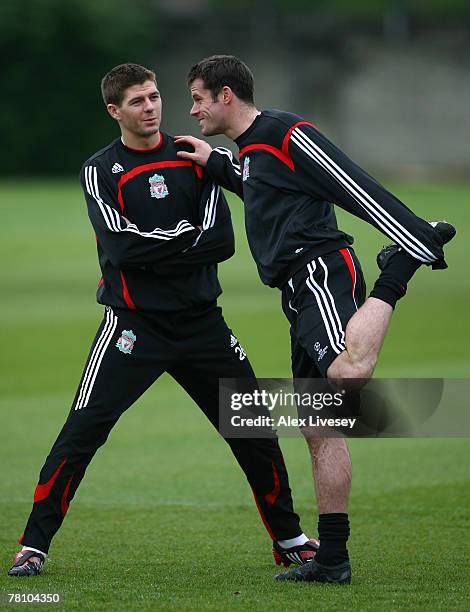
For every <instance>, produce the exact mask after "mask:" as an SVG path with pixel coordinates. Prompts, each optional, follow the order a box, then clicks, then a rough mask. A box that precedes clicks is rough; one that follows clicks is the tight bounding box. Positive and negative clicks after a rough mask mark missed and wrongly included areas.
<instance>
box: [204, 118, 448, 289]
mask: <svg viewBox="0 0 470 612" xmlns="http://www.w3.org/2000/svg"><path fill="white" fill-rule="evenodd" d="M235 142H236V143H237V145H238V147H239V150H240V152H239V155H240V164H239V165H238V164H237V163H236V162H234V160H233V157H232V154H231V152H230V151H228V150H227V149H223V148H220V147H219V148H217V149H214V151H213V152H212V153H211V155H210V157H209V160H208V163H207V172H208V174H209V175H210V176H211V177H212V178H213V179H214V180H215V181H216V182H217V183H219V184H220V185H222V186H223V187H226V188H227V189H230V190H231V191H234V192H235V193H237V194H238V195H239V196H240V197H241V198H242V199H243V201H244V203H245V224H246V231H247V235H248V242H249V245H250V248H251V252H252V254H253V257H254V259H255V261H256V264H257V266H258V272H259V275H260V277H261V280H262V281H263V283H265V284H266V285H270V286H271V287H281V286H282V285H283V284H284V283H285V282H286V281H287V280H288V279H289V278H290V277H291V276H292V274H293V273H294V272H295V271H296V270H298V269H299V268H301V267H302V266H303V265H304V263H305V262H306V261H308V260H310V259H313V258H314V257H318V256H320V255H324V254H326V253H328V252H331V251H334V250H337V249H341V248H344V247H345V246H348V245H349V244H352V242H353V238H352V236H349V235H348V234H346V233H344V232H342V231H341V230H340V229H338V226H337V223H336V216H335V213H334V208H333V205H332V204H337V205H338V206H340V207H341V208H343V209H344V210H347V211H348V212H350V213H352V214H353V215H355V216H356V217H360V218H361V219H363V220H364V221H367V222H368V223H370V224H372V225H373V226H374V227H376V228H377V229H378V230H380V231H381V232H382V233H384V234H385V235H387V236H388V237H389V238H391V240H393V241H394V242H396V243H397V244H399V245H400V246H402V247H403V248H404V249H405V250H406V251H407V252H408V253H409V254H410V255H412V256H413V257H415V258H416V259H418V260H419V261H422V262H423V263H431V262H434V261H436V260H440V259H443V256H444V255H443V251H442V241H441V238H440V236H439V234H438V233H437V232H436V231H435V230H434V228H433V227H432V226H431V225H429V223H427V222H426V221H424V220H423V219H420V218H419V217H417V216H416V215H415V214H414V213H413V212H412V211H411V210H410V209H409V208H407V207H406V206H405V205H404V204H403V203H402V202H400V200H398V199H397V198H396V197H395V196H394V195H392V194H391V193H390V192H388V191H387V190H386V189H384V187H382V185H380V184H379V183H378V182H377V181H376V180H375V179H374V178H372V177H371V176H370V175H369V174H367V173H366V172H364V170H362V169H361V168H360V167H359V166H357V165H356V164H355V163H354V162H353V161H351V160H350V159H349V158H348V157H347V156H346V155H345V154H344V153H343V152H342V151H340V150H339V149H338V148H337V147H336V146H335V145H334V144H332V143H331V142H330V141H329V140H328V139H327V138H326V137H325V136H323V134H321V133H320V132H319V131H318V130H317V129H316V127H315V126H314V125H313V124H311V123H309V122H308V121H305V120H304V119H302V117H299V116H298V115H294V114H292V113H286V112H282V111H278V110H266V111H263V112H262V113H261V114H260V115H258V116H257V117H256V119H255V120H254V122H253V123H252V124H251V126H250V127H249V128H248V129H247V130H246V131H245V132H244V133H243V134H241V136H239V137H238V138H237V139H236V141H235Z"/></svg>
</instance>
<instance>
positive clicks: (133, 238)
mask: <svg viewBox="0 0 470 612" xmlns="http://www.w3.org/2000/svg"><path fill="white" fill-rule="evenodd" d="M101 89H102V94H103V99H104V102H105V104H106V107H107V110H108V112H109V114H110V115H111V117H112V118H113V119H115V120H116V121H117V122H118V123H119V127H120V130H121V138H118V139H116V140H115V141H114V142H112V143H111V144H110V145H108V146H107V147H105V148H104V149H101V150H100V151H98V152H97V153H95V155H93V156H91V157H90V158H89V159H88V160H87V161H86V162H85V164H84V165H83V167H82V170H81V174H80V180H81V184H82V187H83V190H84V194H85V199H86V203H87V206H88V215H89V217H90V221H91V223H92V226H93V229H94V231H95V233H96V239H97V250H98V258H99V263H100V267H101V271H102V278H101V280H100V282H99V285H98V291H97V300H98V302H99V303H100V304H103V305H104V306H105V313H104V320H103V322H102V323H101V325H100V326H99V329H98V332H97V334H96V337H95V339H94V342H93V344H92V347H91V350H90V353H89V357H88V359H87V362H86V365H85V369H84V372H83V375H82V378H81V380H80V384H79V387H78V390H77V393H76V395H75V399H74V401H73V404H72V408H71V410H70V413H69V415H68V418H67V420H66V422H65V425H64V426H63V428H62V430H61V432H60V433H59V436H58V438H57V440H56V441H55V443H54V445H53V447H52V450H51V452H50V453H49V455H48V457H47V459H46V461H45V464H44V466H43V468H42V470H41V473H40V477H39V483H38V485H37V487H36V490H35V493H34V505H33V509H32V511H31V514H30V517H29V520H28V523H27V525H26V529H25V531H24V534H23V535H22V537H21V538H20V544H23V549H22V550H21V551H20V552H19V553H18V554H17V557H16V560H15V563H14V565H13V567H12V568H11V569H10V571H9V574H10V575H11V576H33V575H37V574H39V572H40V571H41V568H42V565H43V563H44V560H45V558H46V555H47V553H48V551H49V546H50V543H51V540H52V538H53V536H54V534H55V533H56V532H57V530H58V529H59V527H60V526H61V524H62V521H63V519H64V517H65V514H66V513H67V510H68V507H69V504H70V502H71V500H72V499H73V497H74V495H75V493H76V491H77V488H78V486H79V484H80V482H81V480H82V478H83V476H84V474H85V470H86V468H87V466H88V465H89V463H90V461H91V460H92V458H93V456H94V454H95V453H96V451H97V450H98V448H99V447H100V446H102V445H103V444H104V443H105V441H106V439H107V437H108V434H109V433H110V431H111V429H112V427H113V426H114V425H115V424H116V422H117V420H118V419H119V417H120V416H121V415H122V414H123V412H124V411H125V410H127V408H129V407H130V406H131V405H132V404H133V403H134V402H135V401H136V400H137V399H138V398H139V397H140V396H141V395H142V394H143V393H144V392H145V391H146V389H148V388H149V387H150V386H151V385H152V383H153V382H154V381H155V380H156V379H157V378H158V377H159V376H160V375H161V374H162V373H163V372H168V373H169V374H170V375H171V376H172V377H173V378H174V379H175V380H176V381H177V382H178V383H179V384H181V386H182V387H183V388H184V389H185V390H186V391H187V392H188V394H189V395H190V396H191V397H192V398H193V400H194V401H195V402H196V403H197V404H198V406H199V407H200V408H201V410H202V411H203V412H204V414H205V415H206V416H207V418H208V419H209V421H210V422H211V423H212V424H213V425H214V427H215V428H218V420H219V412H218V411H219V401H218V391H219V389H218V379H219V378H235V379H241V382H240V385H243V384H245V383H246V387H247V390H253V389H254V388H256V379H255V375H254V373H253V370H252V368H251V365H250V363H249V361H248V358H247V356H246V354H245V352H244V350H243V349H242V347H241V346H240V344H239V342H238V340H237V338H236V337H235V335H234V334H233V333H232V331H231V330H230V329H229V328H228V326H227V324H226V323H225V321H224V318H223V316H222V312H221V309H220V308H219V307H218V306H217V298H218V296H219V295H220V294H221V288H220V285H219V281H218V278H217V263H218V262H222V261H224V260H226V259H228V258H229V257H231V256H232V254H233V252H234V238H233V229H232V224H231V219H230V212H229V209H228V206H227V202H226V200H225V198H224V195H223V193H222V191H221V189H220V187H218V186H217V185H216V184H215V183H214V182H213V181H212V180H211V179H210V178H209V177H208V175H207V173H206V172H205V171H204V170H203V168H201V167H200V166H198V165H197V164H195V163H193V162H191V161H188V160H181V159H180V158H178V155H177V153H178V152H179V151H182V150H184V146H182V145H175V143H174V141H173V139H172V138H171V137H170V136H168V134H165V133H163V132H161V131H160V121H161V108H162V103H161V98H160V92H159V91H158V88H157V83H156V77H155V73H154V72H152V71H150V70H148V69H147V68H144V67H143V66H139V65H137V64H123V65H120V66H116V67H115V68H113V70H111V71H110V72H109V73H108V74H107V75H106V76H105V77H104V78H103V80H102V84H101ZM226 441H227V443H228V444H229V446H230V448H231V450H232V452H233V454H234V456H235V458H236V460H237V462H238V463H239V465H240V466H241V468H242V469H243V471H244V472H245V475H246V477H247V480H248V482H249V484H250V486H251V487H252V490H253V494H254V497H255V501H256V504H257V506H258V509H259V513H260V515H261V518H262V520H263V522H264V525H265V527H266V529H267V531H268V533H269V535H270V537H271V539H272V540H273V545H274V547H275V551H274V552H275V558H276V560H277V561H278V562H279V563H280V562H284V563H285V564H286V565H289V564H290V563H293V562H294V563H305V562H306V561H308V560H309V559H311V558H312V556H313V555H314V554H315V551H316V549H317V542H316V541H313V540H309V539H308V538H307V537H306V536H305V535H304V534H303V532H302V529H301V528H300V525H299V517H298V516H297V514H296V513H295V512H294V510H293V507H292V499H291V493H290V488H289V481H288V476H287V472H286V468H285V465H284V460H283V457H282V453H281V450H280V448H279V445H278V442H277V439H227V440H226Z"/></svg>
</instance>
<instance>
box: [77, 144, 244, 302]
mask: <svg viewBox="0 0 470 612" xmlns="http://www.w3.org/2000/svg"><path fill="white" fill-rule="evenodd" d="M183 149H187V148H185V147H184V146H181V145H175V143H174V141H173V138H171V137H170V136H168V135H167V134H164V133H161V134H160V142H159V144H158V145H157V146H156V147H155V148H154V149H151V150H135V149H130V148H129V147H126V146H125V145H124V144H123V142H122V140H121V139H117V140H115V141H114V142H113V143H111V144H110V145H109V146H107V147H106V148H104V149H102V150H101V151H98V152H97V153H95V155H93V156H92V157H90V158H89V159H88V160H87V161H86V162H85V163H84V165H83V167H82V170H81V172H80V182H81V184H82V187H83V191H84V193H85V199H86V202H87V205H88V215H89V217H90V221H91V223H92V225H93V228H94V230H95V233H96V241H97V248H98V258H99V264H100V267H101V271H102V279H101V280H100V283H99V285H98V291H97V300H98V302H99V303H101V304H106V305H109V306H115V307H119V308H129V309H136V310H152V311H167V312H168V311H175V310H184V309H187V308H193V307H199V306H203V305H205V304H207V303H208V302H213V301H214V300H215V299H216V298H217V297H218V296H219V295H220V294H221V292H222V291H221V288H220V285H219V282H218V279H217V262H220V261H224V260H225V259H228V258H229V257H231V256H232V255H233V252H234V237H233V229H232V223H231V218H230V211H229V208H228V206H227V202H226V200H225V197H224V195H223V193H222V190H221V189H220V187H219V186H218V185H216V184H215V183H214V182H213V181H212V180H211V179H210V178H209V177H208V176H207V173H205V172H204V170H203V168H201V167H200V166H197V165H195V164H194V163H193V162H191V161H187V160H183V159H181V158H179V157H177V155H176V152H177V151H178V150H183Z"/></svg>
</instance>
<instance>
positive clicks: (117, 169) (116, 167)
mask: <svg viewBox="0 0 470 612" xmlns="http://www.w3.org/2000/svg"><path fill="white" fill-rule="evenodd" d="M111 172H112V173H113V174H117V173H118V172H124V168H123V167H122V166H121V164H118V163H115V164H114V166H113V167H112V168H111Z"/></svg>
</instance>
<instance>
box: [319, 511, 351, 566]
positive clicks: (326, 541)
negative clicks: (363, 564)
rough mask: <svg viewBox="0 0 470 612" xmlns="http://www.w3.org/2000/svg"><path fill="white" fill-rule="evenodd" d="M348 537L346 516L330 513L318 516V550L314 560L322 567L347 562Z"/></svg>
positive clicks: (340, 513) (341, 513)
mask: <svg viewBox="0 0 470 612" xmlns="http://www.w3.org/2000/svg"><path fill="white" fill-rule="evenodd" d="M348 537H349V520H348V515H347V514H346V513H343V512H332V513H330V514H320V515H319V516H318V539H319V540H320V549H319V551H318V552H317V554H316V556H315V560H316V561H318V563H321V564H322V565H338V564H339V563H343V562H344V561H348V560H349V555H348V549H347V548H346V542H347V541H348Z"/></svg>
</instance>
